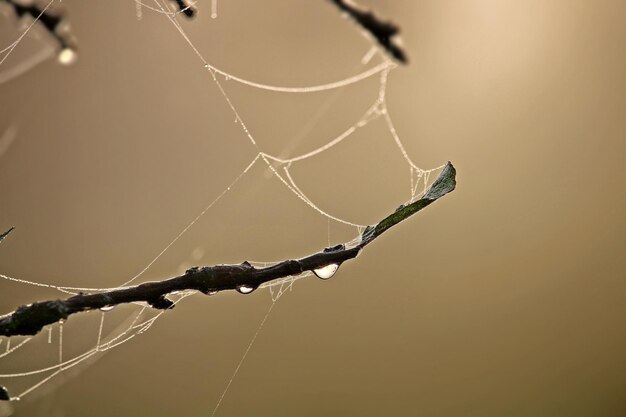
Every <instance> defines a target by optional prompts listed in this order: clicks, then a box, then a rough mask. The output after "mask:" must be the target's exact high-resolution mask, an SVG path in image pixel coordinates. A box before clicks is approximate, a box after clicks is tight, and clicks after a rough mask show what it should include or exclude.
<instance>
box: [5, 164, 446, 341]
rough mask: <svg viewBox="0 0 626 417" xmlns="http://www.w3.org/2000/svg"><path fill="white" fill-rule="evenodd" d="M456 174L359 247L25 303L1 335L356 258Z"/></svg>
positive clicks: (165, 304)
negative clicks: (102, 310)
mask: <svg viewBox="0 0 626 417" xmlns="http://www.w3.org/2000/svg"><path fill="white" fill-rule="evenodd" d="M455 176H456V170H455V169H454V167H453V166H452V164H451V163H450V162H448V164H447V165H446V166H445V167H444V169H443V170H442V172H441V173H440V174H439V177H437V179H436V180H435V182H434V183H433V184H432V186H431V187H430V188H429V189H428V191H427V192H426V193H425V194H424V196H423V197H422V198H420V199H419V200H417V201H415V202H413V203H411V204H408V205H406V206H400V207H399V208H398V209H397V210H396V211H395V212H393V213H392V214H390V215H389V216H387V217H385V218H384V219H382V220H381V221H380V222H378V223H377V224H376V225H374V226H368V227H367V228H366V229H365V230H364V231H363V233H362V235H361V241H360V243H358V244H357V245H356V246H354V247H350V248H347V247H346V246H345V245H337V246H335V247H332V248H326V249H324V250H322V251H321V252H318V253H315V254H312V255H309V256H306V257H304V258H301V259H297V260H286V261H283V262H280V263H278V264H276V265H273V266H270V267H267V268H255V267H254V266H252V265H250V264H249V263H248V262H243V263H241V264H238V265H215V266H205V267H195V268H191V269H189V270H187V271H186V272H185V274H183V275H181V276H177V277H174V278H170V279H166V280H163V281H154V282H146V283H143V284H140V285H137V286H133V287H126V288H122V289H117V290H113V291H108V292H102V293H95V294H78V295H75V296H72V297H69V298H67V299H64V300H61V299H57V300H48V301H41V302H36V303H33V304H28V305H23V306H20V307H18V308H17V309H16V310H15V311H13V312H12V313H9V314H7V315H5V316H3V317H1V318H0V335H2V336H17V335H34V334H37V333H38V332H39V331H40V330H41V329H42V328H43V327H44V326H46V325H49V324H52V323H56V322H58V321H60V320H64V319H67V318H68V316H70V315H71V314H74V313H78V312H81V311H89V310H95V309H99V308H102V307H108V306H115V305H118V304H124V303H131V302H146V303H148V304H150V305H151V306H152V307H154V308H157V309H169V308H173V306H174V303H173V302H172V301H170V300H169V299H168V298H167V295H168V294H170V293H172V292H175V291H185V290H196V291H199V292H202V293H204V294H211V293H215V292H216V291H224V290H238V291H239V292H242V293H247V292H251V290H253V289H256V288H258V287H259V286H260V285H261V284H263V283H265V282H268V281H272V280H275V279H279V278H284V277H288V276H293V275H298V274H300V273H302V272H305V271H311V270H315V269H319V268H322V267H324V266H327V265H332V264H337V265H339V264H341V263H342V262H345V261H347V260H349V259H352V258H355V257H356V256H357V255H358V254H359V253H360V252H361V250H362V249H363V248H365V246H367V245H368V244H370V243H371V242H373V241H374V240H375V239H376V238H378V237H379V236H380V235H381V234H383V233H384V232H385V231H387V230H388V229H389V228H391V227H393V226H394V225H396V224H398V223H400V222H402V221H404V220H406V219H407V218H409V217H410V216H412V215H413V214H415V213H417V212H418V211H420V210H422V209H423V208H425V207H426V206H428V205H430V204H432V203H433V202H435V201H436V200H438V199H439V198H441V197H443V196H444V195H446V194H447V193H449V192H451V191H453V190H454V188H455V186H456V179H455Z"/></svg>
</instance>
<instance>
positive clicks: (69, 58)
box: [57, 47, 78, 65]
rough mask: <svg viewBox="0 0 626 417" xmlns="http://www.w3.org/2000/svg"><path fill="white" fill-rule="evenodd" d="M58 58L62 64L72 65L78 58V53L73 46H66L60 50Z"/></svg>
mask: <svg viewBox="0 0 626 417" xmlns="http://www.w3.org/2000/svg"><path fill="white" fill-rule="evenodd" d="M57 59H58V61H59V64H61V65H72V64H73V63H75V62H76V60H77V59H78V54H77V53H76V51H75V50H73V49H72V48H69V47H65V48H63V49H62V50H61V52H59V55H58V56H57Z"/></svg>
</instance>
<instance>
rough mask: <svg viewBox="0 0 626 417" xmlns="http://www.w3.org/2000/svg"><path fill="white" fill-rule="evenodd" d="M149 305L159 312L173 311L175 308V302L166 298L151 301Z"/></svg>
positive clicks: (161, 297)
mask: <svg viewBox="0 0 626 417" xmlns="http://www.w3.org/2000/svg"><path fill="white" fill-rule="evenodd" d="M148 304H150V306H151V307H153V308H156V309H158V310H171V309H173V308H174V302H173V301H172V300H168V299H167V298H165V296H160V297H158V298H155V299H152V300H149V301H148Z"/></svg>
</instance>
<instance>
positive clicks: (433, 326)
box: [0, 0, 626, 417]
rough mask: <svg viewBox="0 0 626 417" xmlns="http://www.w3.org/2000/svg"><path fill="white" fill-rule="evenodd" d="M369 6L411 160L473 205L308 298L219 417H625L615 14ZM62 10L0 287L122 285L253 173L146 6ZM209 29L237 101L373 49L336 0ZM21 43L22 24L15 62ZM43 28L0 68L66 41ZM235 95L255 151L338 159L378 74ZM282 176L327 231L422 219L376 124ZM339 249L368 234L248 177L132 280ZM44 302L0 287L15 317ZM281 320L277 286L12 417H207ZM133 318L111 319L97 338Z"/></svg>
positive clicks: (172, 323)
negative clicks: (71, 49) (400, 56)
mask: <svg viewBox="0 0 626 417" xmlns="http://www.w3.org/2000/svg"><path fill="white" fill-rule="evenodd" d="M364 4H368V5H370V6H373V7H374V8H375V9H376V10H378V12H379V13H380V14H381V15H382V16H385V17H388V18H390V19H393V20H394V21H396V22H397V23H398V24H399V25H400V26H401V27H402V31H403V39H404V43H405V45H406V49H407V51H408V53H409V56H410V59H411V62H410V65H408V66H406V67H402V68H398V69H397V70H395V71H393V72H392V73H391V75H390V79H389V86H388V91H387V93H388V104H389V109H390V113H391V115H392V117H393V118H394V121H395V123H396V125H397V129H398V132H399V134H400V136H401V137H402V139H403V141H404V143H405V146H406V148H407V150H408V152H409V154H410V155H411V157H412V158H413V159H414V160H415V161H416V162H417V163H418V164H419V165H420V166H421V167H423V168H432V167H435V166H438V165H441V164H442V163H444V162H445V161H447V160H451V161H453V163H454V164H455V166H456V167H457V169H458V188H457V190H456V191H455V192H454V193H452V194H451V195H449V196H447V197H445V198H444V199H442V200H441V201H439V202H437V203H436V204H435V205H433V206H431V207H429V208H428V209H427V210H426V211H424V212H422V213H421V214H419V215H418V216H416V217H415V218H412V219H411V220H410V221H408V222H405V223H403V224H402V225H400V226H399V227H397V228H395V229H394V230H393V231H392V232H390V233H389V234H388V235H385V236H384V237H382V238H381V239H380V240H377V241H376V242H375V243H374V244H373V245H371V247H368V248H367V250H366V251H365V252H364V253H363V254H362V255H361V256H360V257H359V258H358V259H357V260H355V261H352V262H349V263H346V264H345V265H343V266H342V267H341V269H340V271H339V272H338V274H337V275H336V276H335V278H333V279H332V280H330V281H321V280H317V279H315V278H307V279H304V280H301V281H299V282H297V283H296V284H295V285H294V288H293V291H292V292H290V293H288V294H286V295H285V296H283V297H282V298H281V299H280V300H279V301H278V302H277V304H276V305H275V307H274V309H273V311H272V313H271V315H270V316H269V318H268V321H267V322H266V324H265V327H264V328H263V330H262V331H261V333H260V334H259V336H258V338H257V340H256V342H255V344H254V346H253V347H252V349H251V351H250V353H249V355H248V357H247V359H246V361H245V363H244V364H243V366H242V367H241V369H240V371H239V374H238V376H237V377H236V378H235V379H234V381H233V383H232V385H231V387H230V390H229V391H228V393H227V395H226V396H225V398H224V401H223V403H222V405H221V407H220V409H219V411H218V413H217V415H218V416H222V417H226V416H243V415H250V416H294V415H298V416H336V415H353V416H381V415H395V416H496V415H502V416H557V415H558V416H564V415H567V416H570V417H573V416H596V417H600V416H606V417H609V416H623V415H625V413H626V394H625V393H626V361H625V358H626V356H625V355H624V352H626V330H625V329H626V326H625V322H626V302H625V297H626V283H625V282H624V279H625V277H626V276H625V273H624V270H625V268H626V258H625V257H624V250H625V249H626V237H625V232H626V221H625V216H624V213H625V212H626V193H625V192H624V191H625V187H624V185H623V181H624V179H625V178H626V168H625V166H624V163H625V151H626V148H625V145H624V140H625V139H626V76H625V74H626V54H625V53H624V44H625V42H626V24H625V16H626V3H625V2H623V1H621V0H601V1H595V2H592V1H587V0H555V1H550V2H546V1H541V0H530V1H524V2H519V1H513V0H467V1H462V2H458V1H448V0H446V1H441V0H432V1H426V0H423V1H422V0H421V1H412V0H394V1H371V2H367V3H365V2H364ZM0 6H6V5H4V4H0ZM63 7H64V8H65V10H66V12H67V14H68V17H69V19H70V21H71V25H72V32H73V34H74V35H75V37H76V38H77V39H78V42H79V43H78V46H79V53H80V57H79V61H78V62H77V63H76V65H74V66H71V67H67V68H66V67H61V66H59V65H57V64H56V63H55V62H54V61H53V60H51V61H47V62H45V63H43V64H41V65H39V66H37V67H36V68H34V69H33V70H31V71H29V72H28V73H26V74H24V75H22V76H20V77H19V78H16V79H15V80H13V81H11V82H10V83H6V84H3V85H0V108H1V109H2V111H1V112H0V131H2V132H4V133H1V134H2V137H3V139H2V140H3V142H2V143H3V147H2V154H1V155H0V228H1V229H2V230H5V229H7V228H8V227H9V226H12V225H15V226H17V228H16V230H15V232H14V233H13V234H12V235H11V236H10V237H9V238H8V239H7V240H6V241H5V242H3V243H2V245H1V247H0V249H1V250H0V272H1V273H4V274H6V275H10V276H15V277H19V278H22V279H28V280H33V281H40V282H45V283H52V284H61V285H75V286H98V287H107V286H114V285H118V284H120V283H121V282H124V281H125V280H127V279H128V278H130V277H131V276H133V275H135V274H136V273H137V272H138V271H139V270H141V269H142V268H143V267H144V266H145V265H146V264H147V263H148V262H149V261H150V260H151V259H152V258H153V257H154V256H155V255H156V254H157V253H158V252H159V251H160V250H161V249H162V248H163V247H164V246H165V245H166V244H167V243H168V242H169V241H170V240H171V239H172V238H173V237H174V236H176V234H178V232H180V230H181V229H182V228H183V227H184V226H185V225H186V224H187V223H188V222H189V221H190V220H192V219H193V218H194V217H195V216H196V215H197V214H198V213H199V212H200V211H201V210H202V209H203V208H204V207H205V206H206V205H207V204H208V203H209V202H210V201H212V200H213V199H214V198H215V197H216V196H217V195H218V194H219V193H220V192H221V191H222V190H223V189H225V188H226V187H227V186H228V184H229V183H230V182H231V181H232V179H233V178H234V177H236V176H237V175H238V174H239V173H240V172H241V171H242V170H243V168H244V167H245V166H246V165H247V164H248V163H249V162H250V161H251V160H252V158H253V157H254V155H255V150H254V148H253V147H252V146H251V145H250V143H249V142H248V140H247V138H246V137H245V136H244V135H243V133H242V131H241V128H240V127H239V126H238V125H237V124H235V123H233V120H234V117H233V114H232V112H231V110H230V109H229V108H228V107H227V105H226V103H225V102H224V100H223V98H222V97H221V95H220V93H219V91H218V90H217V87H216V85H215V84H214V83H213V81H212V79H211V77H210V74H209V73H208V72H207V71H206V69H205V68H204V67H203V65H202V63H201V62H200V61H199V60H198V58H197V57H196V56H195V54H194V53H193V51H192V50H191V49H190V47H189V46H188V45H187V44H186V43H185V42H184V40H183V39H182V37H181V36H180V35H179V34H178V33H177V32H176V30H175V28H174V27H173V26H172V25H171V24H170V23H169V22H168V21H167V19H166V18H165V17H164V16H162V15H159V14H156V13H154V12H151V11H150V10H148V9H146V8H143V17H142V19H141V20H138V19H137V17H136V11H135V3H134V2H132V1H130V0H128V1H115V2H96V1H72V0H64V1H63ZM197 8H198V9H199V14H198V16H197V18H196V19H194V20H192V21H186V20H184V19H181V20H180V22H181V24H182V27H183V28H184V30H185V31H186V32H187V33H188V35H189V37H190V38H191V40H192V41H193V43H194V45H196V47H197V48H198V50H199V51H200V52H201V53H202V54H203V55H204V56H205V57H206V58H207V60H208V61H209V62H211V64H213V65H215V66H217V67H219V68H221V69H223V70H225V71H228V72H231V73H233V74H236V75H238V76H241V77H243V78H247V79H252V80H254V81H258V82H263V83H269V84H276V85H287V86H298V85H310V84H320V83H325V82H330V81H335V80H337V79H341V78H344V77H346V76H350V75H353V74H356V73H358V72H360V71H362V70H363V69H364V68H365V67H366V66H364V65H363V64H361V62H360V60H361V57H362V56H363V55H364V54H365V53H366V52H367V51H368V50H369V48H370V45H369V44H368V42H367V41H366V40H365V39H364V38H363V37H362V36H361V35H360V34H359V30H358V29H357V28H356V27H355V26H354V25H353V24H351V22H349V21H347V20H345V19H342V18H341V16H340V15H339V14H338V13H337V11H336V10H335V9H334V8H333V7H332V5H330V3H329V2H325V1H322V0H317V1H312V0H306V1H305V0H271V1H253V0H237V1H224V0H219V2H218V18H217V19H211V17H210V2H208V1H199V2H198V5H197ZM5 10H8V9H6V8H5ZM18 33H19V25H18V24H17V23H16V21H15V19H14V17H13V16H11V14H10V13H7V14H6V15H5V16H3V17H2V20H1V24H0V34H1V38H0V39H1V40H2V45H3V46H4V45H5V44H9V43H10V42H12V41H13V40H14V39H15V37H16V36H17V35H18ZM36 33H39V34H40V36H31V35H29V36H27V37H25V38H24V40H23V42H22V44H20V46H18V48H17V49H16V50H15V52H14V54H12V55H11V56H10V57H9V58H8V59H7V61H6V62H5V63H4V64H3V65H2V66H0V71H3V70H6V69H9V68H11V67H12V66H15V65H18V64H19V63H20V62H21V60H24V59H27V58H28V56H31V55H32V54H34V53H36V52H37V51H39V50H41V48H43V47H44V45H46V44H48V46H49V45H50V44H52V42H53V41H52V40H50V39H49V38H47V37H46V36H45V34H43V33H42V32H41V31H34V32H33V35H36ZM376 59H379V58H375V60H374V62H373V63H371V64H369V65H373V64H374V63H375V62H376ZM221 80H222V84H223V85H224V88H225V89H226V91H227V92H228V94H229V95H230V96H231V98H232V100H233V102H234V104H235V106H236V108H237V109H238V110H239V112H240V113H241V116H242V118H243V120H244V121H245V122H246V123H247V125H248V127H249V129H250V131H251V132H252V134H253V135H254V136H255V137H256V139H257V141H258V143H259V146H260V147H261V149H264V150H266V151H267V152H269V153H273V154H276V155H283V156H290V155H292V156H293V155H297V154H300V153H303V152H306V151H308V150H311V149H313V148H315V147H317V146H320V145H321V144H323V143H325V142H326V141H328V140H329V139H332V138H333V137H335V136H336V135H338V134H339V133H341V132H342V131H343V130H344V129H346V128H347V127H348V126H350V125H352V124H353V123H354V122H355V121H356V120H357V118H358V117H359V116H360V115H361V114H362V112H363V111H364V110H365V109H366V108H367V107H368V106H369V104H370V103H371V102H372V101H373V100H374V98H375V97H376V94H377V93H378V80H377V78H376V77H374V78H370V79H369V80H366V81H363V82H361V83H358V84H355V85H352V86H350V87H346V88H343V89H339V90H333V91H328V92H323V93H315V94H306V95H293V94H284V93H273V92H268V91H261V90H258V89H254V88H250V87H247V86H243V85H240V84H237V83H235V82H234V81H232V80H231V81H227V80H224V79H223V78H222V79H221ZM7 132H8V133H7ZM292 172H293V174H294V177H295V179H296V181H297V182H298V184H299V185H300V187H301V188H302V189H303V190H304V191H305V192H306V193H307V194H308V196H309V197H310V198H311V199H312V200H313V201H315V202H316V203H318V204H319V206H320V207H321V208H323V209H324V210H327V211H328V212H330V213H333V214H336V215H338V216H339V217H342V218H347V219H350V220H352V221H355V222H358V223H374V222H376V221H377V220H379V219H380V218H381V217H382V216H383V215H385V214H386V213H387V212H389V211H390V210H393V209H394V208H395V207H397V205H398V204H399V203H401V202H403V201H404V200H406V199H407V198H408V197H409V195H408V190H409V170H408V166H407V165H406V164H405V163H404V162H403V160H402V158H401V156H400V153H399V151H398V149H397V148H396V147H395V145H394V144H393V141H392V139H391V137H390V135H389V133H388V131H387V130H386V128H385V126H384V124H383V123H382V120H378V121H375V122H373V123H372V124H371V125H369V126H368V127H366V128H365V129H360V130H359V131H358V132H357V134H355V135H354V136H353V137H351V138H350V139H348V140H347V141H345V142H344V143H342V144H341V145H340V146H338V147H336V148H334V149H333V150H331V151H329V152H327V153H325V154H322V155H320V156H318V157H316V158H312V159H309V160H306V161H304V162H302V163H301V164H299V165H297V166H294V168H293V170H292ZM329 230H330V238H331V241H332V242H333V243H336V242H340V241H343V240H347V239H350V238H352V237H353V236H354V230H353V229H350V228H347V227H344V226H341V225H339V224H337V223H334V222H331V223H330V227H329V223H328V221H327V219H326V218H324V217H323V216H321V215H320V214H319V213H316V212H315V211H313V210H311V209H310V208H309V207H307V206H306V205H304V204H303V203H302V201H300V200H299V199H297V198H296V197H295V196H294V195H293V194H291V193H290V192H289V191H287V190H286V189H285V187H284V186H283V185H282V184H280V182H279V181H277V180H276V179H274V178H272V177H271V175H268V172H267V169H264V168H263V167H262V165H261V164H258V165H257V166H255V168H253V169H252V170H251V171H250V172H249V173H248V175H246V176H244V177H243V178H242V180H241V181H240V182H239V183H238V184H237V186H236V187H234V188H233V189H232V190H231V191H230V192H229V193H227V194H226V195H225V196H224V198H223V199H222V200H220V201H219V202H218V203H217V204H216V205H215V206H214V207H213V208H211V209H210V210H209V211H208V212H207V214H206V215H205V216H203V217H202V218H201V219H200V221H198V223H197V224H196V225H195V226H194V227H193V228H191V229H190V230H189V232H188V233H187V234H185V236H184V237H183V238H182V239H181V240H180V241H179V242H177V243H176V244H175V245H174V246H173V247H172V248H171V249H170V250H169V251H167V252H166V254H165V255H164V256H163V257H161V258H160V259H159V260H158V261H157V262H156V263H155V264H154V265H153V266H152V267H151V268H150V269H149V270H148V271H147V272H146V274H145V275H144V276H143V277H142V279H144V280H149V279H162V278H164V277H168V276H171V275H173V274H176V273H178V272H180V271H181V270H184V269H185V268H186V267H189V266H191V265H210V264H215V263H230V262H241V261H242V260H244V259H253V260H276V259H285V258H290V257H299V256H303V255H306V254H308V253H310V252H313V251H316V250H318V249H320V248H322V247H324V246H326V244H327V240H328V234H329ZM57 296H58V293H55V292H53V291H49V290H46V289H42V288H35V287H32V286H26V285H19V284H15V283H11V282H5V281H2V282H0V306H1V309H2V313H4V312H8V311H11V310H12V309H14V308H15V307H16V306H18V305H20V304H23V303H28V302H32V301H35V300H40V299H45V298H50V297H57ZM270 304H271V297H270V295H269V293H268V292H267V290H265V291H257V292H255V293H253V294H252V295H249V296H242V295H240V294H237V293H234V292H233V293H224V294H219V295H218V296H215V297H211V298H207V297H204V296H195V297H191V298H190V299H187V300H186V301H185V302H183V303H181V304H180V305H179V306H177V308H176V309H175V310H174V311H172V312H168V313H167V314H166V315H165V316H164V318H162V319H161V320H160V321H158V322H157V323H156V324H155V325H154V327H153V328H152V329H151V330H150V331H149V332H147V333H145V334H144V335H141V336H140V337H136V338H135V339H133V340H132V341H130V342H128V343H126V344H124V345H122V346H120V347H119V348H117V349H114V350H112V351H111V352H110V353H108V354H106V355H104V356H102V357H101V358H100V359H99V360H98V361H96V362H94V363H92V364H90V366H86V367H82V368H80V373H71V374H70V373H68V375H65V376H62V377H59V378H57V379H56V380H54V381H51V382H50V383H49V384H47V385H44V386H43V387H42V388H41V389H39V390H37V391H35V392H34V393H33V394H31V395H29V396H27V397H25V398H24V399H23V400H22V401H21V402H20V403H13V404H12V407H13V413H14V415H15V416H78V415H90V416H110V415H116V416H175V415H186V416H206V415H210V413H211V411H212V410H213V408H214V406H215V404H216V402H217V400H218V398H219V397H220V395H221V394H222V391H223V389H224V387H225V385H226V383H227V382H228V380H229V378H230V377H231V375H232V373H233V371H234V369H235V367H236V365H237V362H238V361H239V360H240V358H241V356H242V354H243V352H244V351H245V349H246V347H247V345H248V343H249V341H250V339H251V337H252V335H253V334H254V332H255V330H256V329H257V327H258V325H259V323H260V321H261V319H262V317H263V316H264V314H265V312H266V311H267V309H268V307H269V305H270ZM132 311H134V310H133V308H132V307H128V308H119V309H116V310H114V311H113V312H111V313H110V314H111V318H110V320H109V318H108V317H107V321H106V324H107V325H110V326H111V327H110V328H109V327H107V329H112V328H113V327H115V323H116V320H117V321H119V322H121V321H123V319H124V317H127V316H128V315H129V314H131V313H132ZM85 316H86V317H72V318H71V319H70V320H69V321H68V323H66V327H65V330H64V332H65V333H64V335H65V336H64V337H65V338H64V351H65V352H66V353H65V354H66V355H68V356H67V357H69V356H70V355H71V354H72V352H74V353H80V352H81V349H83V351H84V350H85V348H88V347H90V346H92V345H93V343H95V338H96V335H97V330H98V326H97V323H98V320H99V315H98V314H97V313H93V314H91V315H85ZM55 332H56V329H55ZM55 332H53V343H52V344H50V345H48V344H47V343H46V335H45V334H42V335H40V336H39V338H38V339H37V340H35V341H33V342H32V343H33V344H34V346H35V347H36V350H31V351H25V352H24V354H22V355H18V354H17V353H16V354H15V355H14V356H10V357H7V358H5V359H3V362H2V363H0V367H1V368H2V370H3V372H4V371H7V370H9V371H15V370H30V369H33V368H34V367H37V366H45V365H46V364H47V365H49V364H51V363H54V361H55V357H56V356H55V355H57V348H58V345H57V344H55V343H54V342H55V341H56V337H57V334H56V333H55ZM3 346H4V344H3V345H0V350H1V348H2V347H3ZM36 381H37V380H30V383H31V384H32V383H34V382H36ZM0 383H1V384H4V385H7V387H9V388H10V389H11V388H12V387H14V386H15V387H17V386H18V385H19V384H22V383H23V382H17V381H12V380H2V381H0ZM12 384H13V385H12ZM20 386H21V387H24V385H20ZM15 389H18V390H19V388H15ZM5 412H7V411H6V409H5Z"/></svg>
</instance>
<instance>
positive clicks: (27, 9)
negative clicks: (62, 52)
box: [4, 0, 74, 49]
mask: <svg viewBox="0 0 626 417" xmlns="http://www.w3.org/2000/svg"><path fill="white" fill-rule="evenodd" d="M4 1H5V2H6V3H8V4H9V5H10V6H11V7H13V11H14V12H15V14H16V15H17V17H18V18H21V17H22V16H30V17H31V18H33V19H36V20H38V21H39V22H40V23H41V24H42V25H43V27H44V28H46V31H48V33H50V36H52V37H53V38H55V39H56V40H57V42H58V43H59V45H60V46H61V49H66V48H70V49H74V48H73V47H72V45H70V42H69V40H68V39H67V38H65V37H64V36H62V35H61V34H60V33H59V26H60V24H61V22H62V21H63V19H64V16H63V15H62V14H59V13H53V12H50V11H48V10H47V8H46V9H42V8H40V7H38V6H37V5H35V4H23V3H20V2H19V1H16V0H4Z"/></svg>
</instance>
